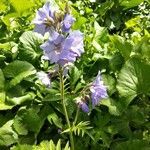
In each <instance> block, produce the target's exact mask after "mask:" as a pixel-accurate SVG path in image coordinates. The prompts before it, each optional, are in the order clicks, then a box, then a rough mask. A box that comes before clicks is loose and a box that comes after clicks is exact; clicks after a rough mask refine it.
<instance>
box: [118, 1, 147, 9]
mask: <svg viewBox="0 0 150 150" xmlns="http://www.w3.org/2000/svg"><path fill="white" fill-rule="evenodd" d="M142 2H144V0H121V1H120V5H121V6H123V7H125V9H128V8H132V7H135V6H138V5H139V4H140V3H142Z"/></svg>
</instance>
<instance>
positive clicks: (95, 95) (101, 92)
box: [90, 71, 108, 107]
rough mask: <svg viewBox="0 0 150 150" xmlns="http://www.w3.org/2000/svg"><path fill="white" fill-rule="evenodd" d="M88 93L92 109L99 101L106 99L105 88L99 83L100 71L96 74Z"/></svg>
mask: <svg viewBox="0 0 150 150" xmlns="http://www.w3.org/2000/svg"><path fill="white" fill-rule="evenodd" d="M90 91H91V98H92V106H93V107H95V106H96V105H98V103H99V101H100V100H101V99H103V98H107V97H108V95H107V89H106V86H104V84H103V81H101V76H100V71H99V72H98V75H97V77H96V80H95V81H94V82H93V83H92V85H91V87H90Z"/></svg>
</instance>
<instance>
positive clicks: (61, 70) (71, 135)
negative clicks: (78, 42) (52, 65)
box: [59, 67, 74, 150]
mask: <svg viewBox="0 0 150 150" xmlns="http://www.w3.org/2000/svg"><path fill="white" fill-rule="evenodd" d="M59 72H60V92H61V103H62V106H63V110H64V113H65V118H66V122H67V125H68V128H69V129H70V143H71V150H74V140H73V134H72V131H71V124H70V120H69V117H68V112H67V109H66V105H65V96H64V78H63V69H62V67H59Z"/></svg>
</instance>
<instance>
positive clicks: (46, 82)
mask: <svg viewBox="0 0 150 150" xmlns="http://www.w3.org/2000/svg"><path fill="white" fill-rule="evenodd" d="M37 77H38V79H39V80H40V81H41V82H42V83H43V84H44V85H45V86H46V87H48V88H50V85H51V82H50V78H49V76H48V75H47V74H46V73H45V72H43V71H40V72H37Z"/></svg>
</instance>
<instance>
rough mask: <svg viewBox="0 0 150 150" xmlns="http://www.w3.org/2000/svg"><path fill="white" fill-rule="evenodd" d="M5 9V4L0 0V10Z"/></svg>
mask: <svg viewBox="0 0 150 150" xmlns="http://www.w3.org/2000/svg"><path fill="white" fill-rule="evenodd" d="M6 9H7V6H6V5H5V4H4V3H3V1H0V12H4V11H5V10H6Z"/></svg>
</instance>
